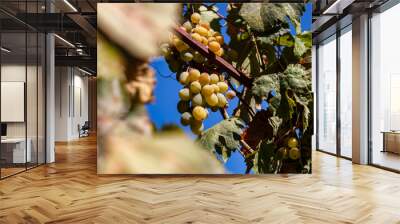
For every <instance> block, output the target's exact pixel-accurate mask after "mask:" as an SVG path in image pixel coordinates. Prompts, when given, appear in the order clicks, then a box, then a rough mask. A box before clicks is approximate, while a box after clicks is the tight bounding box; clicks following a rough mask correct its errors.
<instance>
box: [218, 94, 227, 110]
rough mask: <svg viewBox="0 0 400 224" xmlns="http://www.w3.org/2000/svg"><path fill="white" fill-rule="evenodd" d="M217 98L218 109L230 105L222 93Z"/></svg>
mask: <svg viewBox="0 0 400 224" xmlns="http://www.w3.org/2000/svg"><path fill="white" fill-rule="evenodd" d="M217 97H218V107H221V108H224V107H225V106H226V104H227V103H228V102H227V101H226V98H225V96H224V95H223V94H222V93H217Z"/></svg>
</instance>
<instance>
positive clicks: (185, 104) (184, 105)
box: [177, 100, 190, 113]
mask: <svg viewBox="0 0 400 224" xmlns="http://www.w3.org/2000/svg"><path fill="white" fill-rule="evenodd" d="M177 107H178V112H179V113H185V112H187V111H189V110H190V103H189V101H183V100H180V101H179V102H178V105H177Z"/></svg>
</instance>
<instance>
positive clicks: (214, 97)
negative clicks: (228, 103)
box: [205, 93, 218, 107]
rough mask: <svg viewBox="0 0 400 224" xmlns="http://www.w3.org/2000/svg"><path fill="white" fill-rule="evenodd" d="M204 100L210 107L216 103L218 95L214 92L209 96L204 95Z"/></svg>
mask: <svg viewBox="0 0 400 224" xmlns="http://www.w3.org/2000/svg"><path fill="white" fill-rule="evenodd" d="M205 98H206V102H207V104H208V105H209V106H210V107H213V106H216V105H218V97H217V95H216V94H214V93H213V94H211V95H209V96H206V97H205Z"/></svg>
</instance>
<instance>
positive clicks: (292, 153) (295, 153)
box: [289, 148, 300, 160]
mask: <svg viewBox="0 0 400 224" xmlns="http://www.w3.org/2000/svg"><path fill="white" fill-rule="evenodd" d="M289 157H290V158H291V159H293V160H297V159H299V158H300V149H298V148H291V149H290V150H289Z"/></svg>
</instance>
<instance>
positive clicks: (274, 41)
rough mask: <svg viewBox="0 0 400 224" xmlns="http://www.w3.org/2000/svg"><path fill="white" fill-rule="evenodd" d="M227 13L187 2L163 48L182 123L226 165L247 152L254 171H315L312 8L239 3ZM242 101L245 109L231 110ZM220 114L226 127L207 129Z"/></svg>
mask: <svg viewBox="0 0 400 224" xmlns="http://www.w3.org/2000/svg"><path fill="white" fill-rule="evenodd" d="M227 11H228V13H227V15H226V16H222V15H221V14H219V13H218V9H217V8H216V7H215V6H214V5H213V4H189V3H188V4H183V18H182V23H181V24H180V25H177V26H176V27H175V30H174V32H173V33H171V35H170V40H169V42H168V43H162V44H161V45H160V49H161V53H162V55H163V56H164V58H165V60H166V61H167V63H168V65H169V68H170V70H171V71H172V72H175V73H176V74H177V75H176V79H177V81H178V82H179V83H180V84H181V85H182V89H181V90H180V91H179V93H178V94H179V98H180V101H179V102H177V109H178V111H179V112H180V113H181V124H182V125H184V126H190V128H191V130H192V132H193V133H194V134H197V135H198V136H199V142H200V143H201V144H202V145H203V146H204V147H205V148H207V149H209V150H211V151H213V152H214V153H215V154H219V155H220V156H222V157H223V159H224V161H226V160H227V159H228V158H229V157H230V155H231V153H232V152H233V151H235V150H239V151H240V152H241V154H242V155H243V157H244V159H245V161H246V166H247V169H246V172H250V170H251V169H253V170H254V171H255V172H256V173H281V172H295V173H300V172H302V173H310V172H311V146H310V143H311V135H312V133H313V130H312V127H311V126H312V125H309V124H310V123H311V118H312V105H313V103H312V101H313V98H312V93H311V76H310V68H311V62H310V60H309V59H310V55H311V34H310V33H309V32H301V28H300V22H299V18H300V16H301V15H302V13H303V12H304V4H287V3H281V4H252V3H249V4H246V3H244V4H241V3H235V4H233V3H232V4H228V8H227ZM258 15H259V17H257V16H258ZM221 20H223V21H224V23H223V24H225V26H226V28H227V29H226V30H227V31H226V33H227V35H229V36H230V41H229V42H226V40H225V38H224V35H223V34H221V25H220V24H221V23H220V21H221ZM289 23H292V24H294V27H295V30H296V32H295V33H294V34H293V33H291V32H290V30H289ZM235 86H236V87H238V86H241V87H242V88H241V89H240V90H239V88H236V87H235ZM235 97H237V98H238V99H239V100H238V102H239V103H238V105H230V100H232V99H234V98H235ZM263 102H265V103H266V104H267V107H263V106H262V103H263ZM228 107H234V108H233V109H234V112H233V113H232V114H231V115H228V114H227V110H226V109H227V108H228ZM217 111H219V112H221V114H222V115H223V116H222V121H221V122H220V123H218V124H216V125H215V126H213V127H211V128H209V129H207V130H205V129H204V125H203V122H204V121H205V120H206V119H207V117H208V116H209V113H212V112H217Z"/></svg>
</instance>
